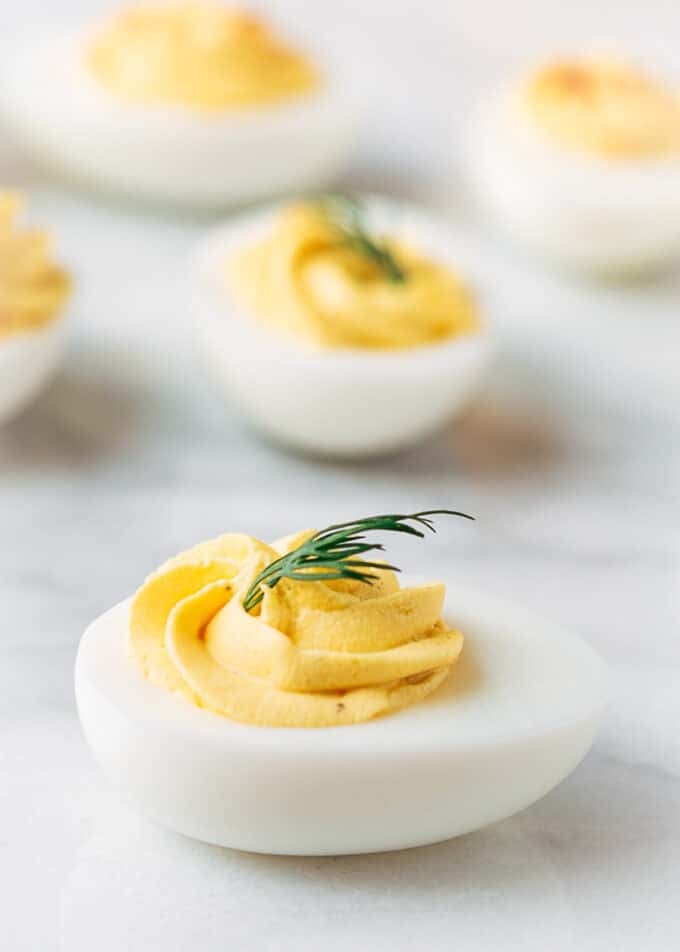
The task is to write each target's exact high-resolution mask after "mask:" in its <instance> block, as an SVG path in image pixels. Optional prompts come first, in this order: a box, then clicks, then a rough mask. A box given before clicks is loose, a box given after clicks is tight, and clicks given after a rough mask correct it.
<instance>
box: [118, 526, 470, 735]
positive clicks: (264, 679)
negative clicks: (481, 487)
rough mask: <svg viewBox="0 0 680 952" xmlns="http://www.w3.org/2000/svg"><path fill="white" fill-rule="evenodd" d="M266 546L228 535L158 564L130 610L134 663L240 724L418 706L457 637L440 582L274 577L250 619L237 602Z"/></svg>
mask: <svg viewBox="0 0 680 952" xmlns="http://www.w3.org/2000/svg"><path fill="white" fill-rule="evenodd" d="M310 534H311V533H310V532H305V533H300V534H299V535H298V536H293V537H290V538H288V539H283V540H280V541H279V542H276V543H274V544H273V545H272V546H269V545H267V544H266V543H264V542H260V541H259V540H257V539H254V538H251V537H250V536H245V535H236V534H232V535H224V536H221V537H220V538H218V539H215V540H213V541H211V542H206V543H203V544H201V545H198V546H196V547H195V548H193V549H190V550H189V551H187V552H184V553H182V554H181V555H179V556H177V557H176V558H174V559H171V560H170V561H168V562H166V563H165V564H164V565H163V566H161V568H160V569H158V571H156V572H155V573H154V574H153V575H151V576H150V577H149V578H148V579H147V580H146V582H145V583H144V585H142V587H141V588H140V589H139V591H138V592H137V594H136V595H135V598H134V600H133V603H132V609H131V614H130V636H129V646H130V651H131V654H132V657H133V658H134V659H136V661H137V663H138V664H139V665H140V666H141V669H142V671H143V673H144V675H145V676H146V677H147V678H148V679H149V680H150V681H151V682H153V683H154V684H156V685H159V686H160V687H162V688H164V689H166V690H168V691H171V692H174V693H177V694H180V695H182V696H183V697H184V698H186V699H187V700H188V701H189V702H191V703H192V704H195V705H197V706H199V707H205V708H207V709H209V710H211V711H214V712H215V713H217V714H221V715H223V716H225V717H228V718H231V719H232V720H235V721H242V722H244V723H247V724H259V725H268V726H273V727H332V726H339V725H346V724H355V723H358V722H360V721H366V720H369V719H371V718H374V717H378V716H380V715H383V714H389V713H391V712H393V711H396V710H398V709H400V708H403V707H407V706H408V705H411V704H415V703H416V702H417V701H419V700H421V699H422V698H424V697H426V696H427V695H428V694H430V693H431V692H432V691H434V690H435V688H437V687H438V685H439V684H440V683H441V682H442V681H443V680H444V678H445V677H446V675H447V674H448V672H449V671H450V669H451V666H452V665H453V664H454V663H455V661H456V660H457V658H458V655H459V654H460V651H461V648H462V644H463V636H462V635H461V634H460V633H459V632H457V631H452V630H450V629H448V628H447V627H446V625H445V623H444V622H443V621H442V620H441V611H442V606H443V602H444V586H443V585H441V584H432V585H423V586H419V587H417V588H406V589H401V588H400V587H399V583H398V582H397V579H396V577H395V575H394V573H392V572H389V571H386V570H380V571H379V572H378V576H379V577H378V579H377V581H376V582H374V584H373V585H368V584H365V583H361V582H354V581H348V580H340V581H337V582H300V581H292V580H290V579H283V580H281V581H280V582H279V583H278V585H276V586H275V587H274V588H271V589H269V588H265V595H264V599H263V601H262V603H261V604H260V606H259V607H258V608H257V609H255V610H254V611H253V612H251V613H247V612H246V611H245V609H244V608H243V604H242V601H243V597H244V595H245V593H246V592H247V590H248V588H249V586H250V584H251V583H252V581H253V579H254V578H255V576H256V575H257V574H258V573H259V572H260V571H261V570H262V569H263V568H264V567H265V566H266V565H268V564H269V563H270V562H272V561H273V560H274V559H276V558H278V557H279V556H280V555H282V554H284V553H285V552H288V551H290V550H291V549H293V548H296V547H297V546H298V545H299V544H301V542H302V541H304V539H305V538H306V537H307V536H308V535H310Z"/></svg>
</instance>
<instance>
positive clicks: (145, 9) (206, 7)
mask: <svg viewBox="0 0 680 952" xmlns="http://www.w3.org/2000/svg"><path fill="white" fill-rule="evenodd" d="M86 61H87V66H88V68H89V70H90V72H91V73H92V75H93V76H94V77H95V78H96V79H97V80H98V81H99V82H100V83H101V84H102V85H103V86H105V87H106V88H107V89H108V90H109V91H110V92H111V93H113V94H114V95H117V96H120V97H122V98H124V99H128V100H131V101H136V102H166V103H175V104H179V105H183V106H189V107H194V108H199V109H208V110H210V109H212V110H220V109H239V108H246V107H250V106H257V105H263V104H268V103H276V102H278V101H283V100H287V99H290V98H294V97H297V96H301V95H304V94H307V93H309V92H311V91H313V90H315V89H316V88H317V87H318V86H319V77H318V75H317V72H316V70H315V68H314V67H313V66H312V64H311V63H310V62H309V61H308V60H307V59H306V58H305V57H304V56H302V55H301V54H299V53H297V52H296V51H294V50H292V49H289V48H288V47H287V46H285V45H284V44H283V43H282V42H281V41H280V40H278V39H277V38H276V37H275V36H274V35H273V33H272V32H271V31H270V29H269V28H268V27H267V25H266V24H264V23H263V22H262V21H260V20H259V19H257V18H256V17H254V16H252V15H250V14H248V13H244V12H240V11H238V10H233V9H228V8H225V7H223V6H222V5H221V4H219V3H213V2H211V0H174V2H173V0H170V2H166V3H162V4H158V3H141V4H138V5H136V6H132V7H129V8H127V9H124V10H122V11H120V12H118V13H116V14H115V15H114V16H113V17H112V18H111V19H110V20H109V21H108V22H107V23H105V24H104V26H103V27H102V28H101V29H100V30H99V31H98V32H97V33H96V34H95V35H94V36H93V37H92V39H91V41H90V43H89V46H88V49H87V54H86Z"/></svg>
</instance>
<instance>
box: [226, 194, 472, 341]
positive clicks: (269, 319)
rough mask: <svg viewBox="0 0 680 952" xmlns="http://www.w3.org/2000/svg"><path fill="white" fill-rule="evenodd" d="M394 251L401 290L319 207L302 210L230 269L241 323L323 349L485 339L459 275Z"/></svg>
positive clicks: (393, 244)
mask: <svg viewBox="0 0 680 952" xmlns="http://www.w3.org/2000/svg"><path fill="white" fill-rule="evenodd" d="M390 248H391V249H393V251H394V254H395V256H396V257H397V258H398V259H399V262H400V264H401V265H402V266H403V268H404V270H405V273H406V275H407V278H406V280H405V281H403V282H402V283H398V284H395V283H391V282H390V281H388V280H386V278H385V274H384V272H383V271H381V270H380V268H379V267H377V265H376V264H375V262H372V261H371V260H370V259H367V258H366V257H365V256H364V255H362V254H361V253H360V252H358V251H357V250H356V249H354V248H352V247H349V246H347V245H345V244H343V243H342V241H341V240H339V238H338V234H337V231H336V230H335V229H334V227H333V224H332V222H329V221H328V219H327V218H325V217H324V215H323V214H321V213H320V212H319V210H318V209H317V208H316V207H315V206H314V204H313V203H300V204H297V205H293V206H290V207H288V208H285V209H284V210H283V211H282V212H281V213H280V214H279V216H278V218H277V220H276V222H275V224H274V227H273V229H272V230H271V232H270V233H269V234H268V235H267V236H266V237H265V238H264V240H262V241H260V242H258V243H257V244H255V245H253V246H251V247H248V248H246V249H245V250H244V251H242V252H240V253H239V254H237V255H236V256H235V257H234V258H233V259H232V261H231V262H230V267H229V273H228V283H229V288H230V290H231V292H232V293H233V295H234V298H235V300H236V302H237V304H238V305H239V307H240V308H241V310H242V311H243V312H244V313H245V314H247V315H249V316H251V317H252V318H254V319H255V320H258V321H260V322H261V323H262V324H264V325H266V326H268V327H270V328H272V329H274V330H277V331H280V332H281V333H283V334H285V335H286V336H288V337H292V338H295V339H298V340H300V341H302V342H304V343H306V344H308V345H311V346H313V347H318V348H350V347H351V348H366V349H404V348H408V347H418V346H423V345H427V344H435V343H437V342H441V341H443V340H446V339H448V338H451V337H454V336H456V335H462V334H470V333H473V332H475V331H476V330H478V329H479V326H480V322H479V318H478V315H477V307H476V304H475V301H474V298H473V296H472V294H471V292H470V291H469V289H468V288H467V287H466V286H465V285H464V283H463V282H462V281H461V280H460V278H459V277H458V276H457V275H456V274H454V273H453V272H452V271H451V270H449V269H448V268H445V267H443V266H442V265H440V264H437V263H436V262H434V261H431V260H429V259H428V258H425V257H424V256H423V255H421V254H420V253H419V252H417V251H416V250H415V249H413V248H411V247H408V246H406V245H405V244H403V243H401V242H399V241H390Z"/></svg>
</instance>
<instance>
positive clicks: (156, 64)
mask: <svg viewBox="0 0 680 952" xmlns="http://www.w3.org/2000/svg"><path fill="white" fill-rule="evenodd" d="M1 93H2V96H1V104H2V107H3V110H4V113H5V115H6V118H7V120H8V121H9V123H10V126H11V127H12V128H13V129H14V130H15V131H16V133H17V134H18V135H19V137H20V138H21V139H23V140H24V142H25V143H26V144H27V145H28V146H29V147H30V148H31V149H32V150H33V151H34V152H35V154H36V155H37V156H38V157H41V158H43V159H44V160H47V161H48V162H50V163H51V164H53V165H55V166H56V167H58V168H59V169H60V170H61V171H63V172H65V173H66V174H70V175H75V176H77V177H81V178H84V179H85V180H88V181H89V182H91V183H92V184H95V185H100V186H103V187H106V188H110V189H115V190H120V191H122V192H126V193H130V194H134V195H137V196H140V197H144V198H148V199H150V200H156V201H161V202H167V203H174V204H185V205H188V206H191V207H197V208H198V207H210V206H212V205H229V204H235V203H242V202H247V201H251V200H255V199H258V198H261V197H263V196H265V195H271V194H275V193H281V192H284V191H286V190H288V189H299V188H311V187H317V186H319V185H321V184H322V183H324V182H325V181H327V180H328V179H329V178H331V177H332V176H333V175H334V173H335V172H336V171H337V169H338V167H339V165H340V164H341V163H342V161H343V159H344V157H345V155H346V153H347V150H348V147H349V145H350V141H351V138H352V128H353V109H352V104H351V102H350V97H349V95H348V93H347V84H346V83H345V84H342V86H341V84H340V83H339V82H338V81H337V78H336V77H334V76H332V75H330V73H328V74H327V73H326V72H324V71H323V70H321V69H320V68H318V67H317V66H316V64H314V63H313V62H312V61H311V60H310V59H308V58H307V56H306V55H304V54H303V53H301V52H299V51H298V50H297V49H295V48H294V47H293V46H289V45H288V42H287V41H286V40H283V39H281V38H280V37H279V36H277V35H276V33H275V32H274V31H273V29H271V28H270V27H269V26H268V25H267V24H265V23H264V22H262V21H261V20H260V19H258V18H256V17H254V16H253V15H251V14H249V13H245V12H240V11H238V10H234V9H232V8H227V7H224V6H223V5H222V4H221V3H218V2H212V0H175V2H172V0H169V2H159V3H142V4H138V5H136V6H133V7H130V8H126V9H124V10H122V11H119V12H116V13H114V14H113V15H112V16H111V17H110V18H109V20H108V21H106V22H104V23H103V24H101V25H99V26H96V27H95V28H93V29H89V30H87V31H86V32H84V33H81V34H79V35H73V34H69V35H64V34H63V33H62V34H59V35H51V36H48V37H47V38H44V39H34V40H33V41H31V42H29V43H28V44H26V45H24V46H23V47H22V48H21V49H20V50H19V52H18V53H17V54H16V55H14V56H12V57H10V58H9V60H8V62H7V64H6V65H5V67H4V68H3V70H2V88H1Z"/></svg>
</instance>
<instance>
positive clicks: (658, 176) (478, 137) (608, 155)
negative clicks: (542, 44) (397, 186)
mask: <svg viewBox="0 0 680 952" xmlns="http://www.w3.org/2000/svg"><path fill="white" fill-rule="evenodd" d="M467 161H468V173H469V179H470V182H471V184H472V187H473V188H474V189H475V191H476V192H477V195H478V197H479V198H480V200H481V204H482V206H483V207H484V208H485V210H486V211H487V212H488V213H489V214H490V216H491V217H492V218H493V219H494V220H495V221H496V222H497V223H498V225H499V226H500V227H501V229H502V230H504V231H505V232H506V233H507V234H508V235H510V236H511V237H512V238H514V239H516V240H517V241H519V242H520V243H523V244H525V245H527V246H530V247H531V248H533V249H534V250H536V251H538V252H539V253H541V254H543V255H545V256H546V257H548V258H550V259H552V260H554V261H556V262H559V263H561V264H562V265H564V266H566V267H568V268H572V269H576V270H581V271H586V272H592V273H600V274H605V275H606V274H611V275H627V274H636V273H644V272H648V271H653V270H656V269H659V268H661V267H663V266H665V265H667V264H669V263H670V262H672V261H673V260H675V259H677V258H679V257H680V96H679V95H678V94H677V93H676V91H674V90H671V89H670V88H666V87H664V86H663V85H661V84H659V83H657V82H655V81H654V80H653V79H651V78H648V77H647V76H645V75H644V74H642V73H639V72H637V71H636V70H634V69H633V68H632V67H628V66H625V65H622V64H619V63H615V62H609V61H599V60H574V61H565V62H558V63H554V64H550V65H548V66H545V67H544V68H542V69H540V70H539V71H537V72H535V73H533V74H531V75H529V76H526V77H523V78H522V79H521V80H520V81H519V82H515V83H513V84H512V85H511V86H509V87H508V88H505V89H504V90H502V91H501V92H500V93H499V94H497V95H496V96H495V97H494V98H493V99H491V100H489V101H487V102H486V103H485V104H484V106H483V108H482V109H481V110H480V112H479V113H478V115H477V117H476V121H475V123H474V125H473V128H472V130H471V136H470V147H469V149H468V152H467Z"/></svg>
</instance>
